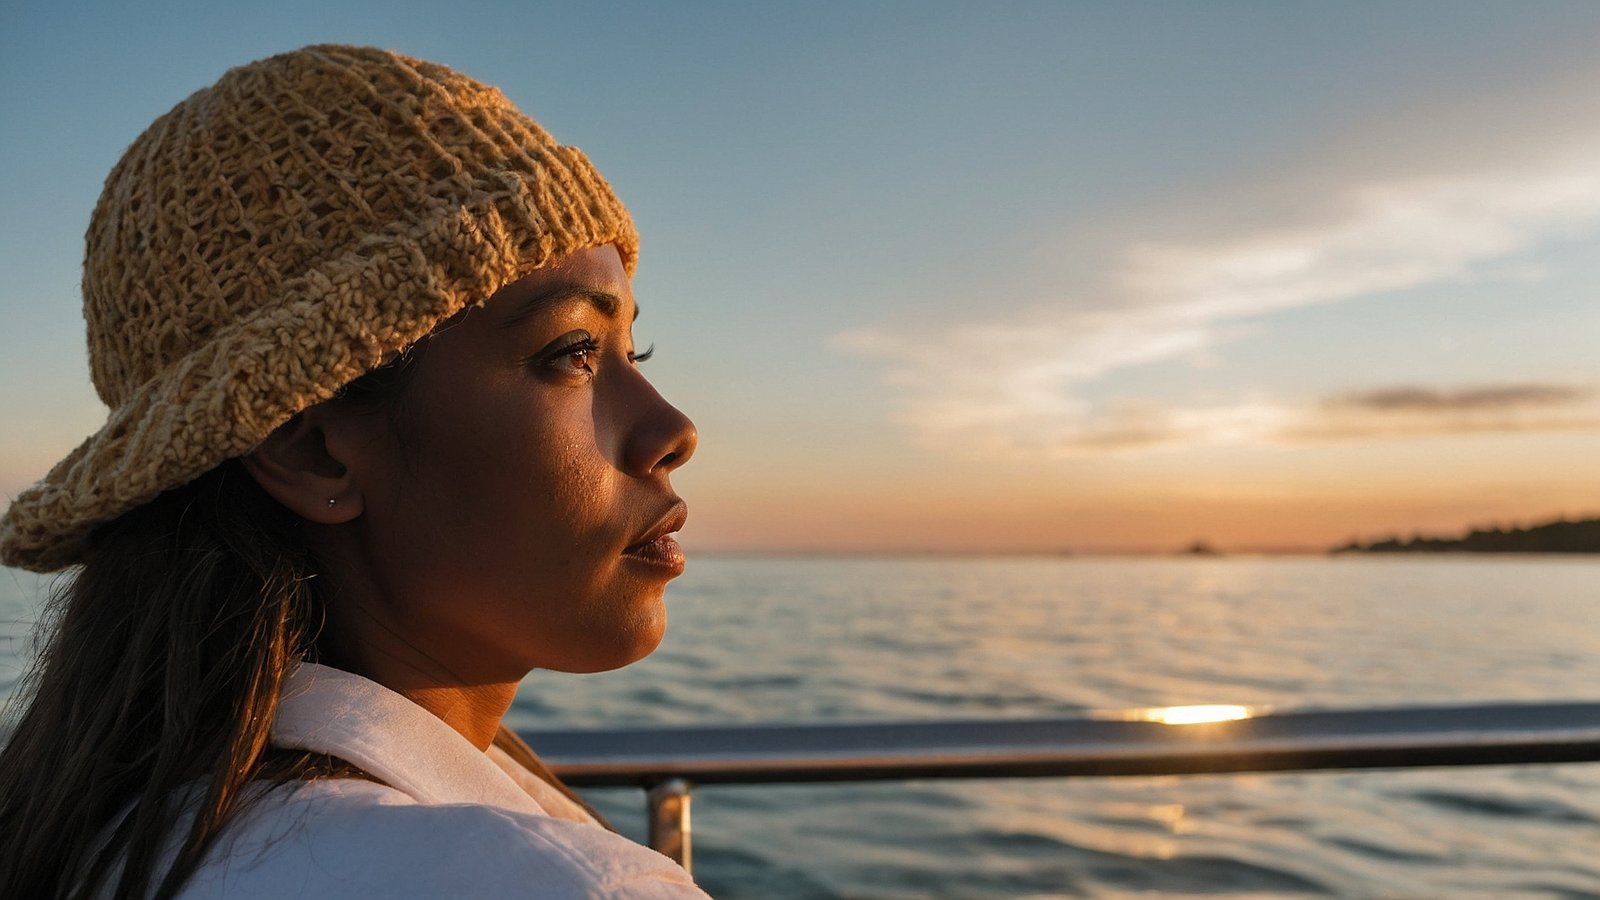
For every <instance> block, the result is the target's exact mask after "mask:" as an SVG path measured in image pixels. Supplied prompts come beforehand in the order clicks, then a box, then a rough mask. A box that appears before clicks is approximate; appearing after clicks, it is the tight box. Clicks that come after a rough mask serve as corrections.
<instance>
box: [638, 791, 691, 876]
mask: <svg viewBox="0 0 1600 900" xmlns="http://www.w3.org/2000/svg"><path fill="white" fill-rule="evenodd" d="M691 791H692V788H691V787H690V785H689V782H687V781H685V780H683V779H682V778H672V779H668V780H667V781H663V782H661V783H660V784H658V785H656V786H655V787H652V788H651V789H650V790H649V792H648V793H646V794H645V802H646V803H647V804H648V806H649V813H650V846H651V847H652V848H653V849H655V850H657V851H659V852H661V853H664V854H666V855H667V856H668V857H670V858H671V859H672V860H673V861H675V862H677V863H678V864H679V865H681V866H683V869H684V871H686V872H688V873H689V874H691V875H693V874H694V868H693V854H692V852H691V850H690V844H691V838H692V837H693V834H692V830H691V828H690V824H689V801H690V800H692V799H693V797H692V795H691Z"/></svg>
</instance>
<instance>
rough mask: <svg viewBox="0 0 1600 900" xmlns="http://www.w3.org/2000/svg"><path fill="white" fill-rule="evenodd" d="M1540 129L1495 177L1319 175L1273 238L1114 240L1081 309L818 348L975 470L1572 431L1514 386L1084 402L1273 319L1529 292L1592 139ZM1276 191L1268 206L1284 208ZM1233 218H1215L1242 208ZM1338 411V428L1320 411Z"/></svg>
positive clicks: (1594, 171) (1593, 182)
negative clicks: (863, 360)
mask: <svg viewBox="0 0 1600 900" xmlns="http://www.w3.org/2000/svg"><path fill="white" fill-rule="evenodd" d="M1570 121H1571V120H1564V122H1570ZM1583 121H1585V122H1587V123H1592V122H1593V121H1594V120H1593V118H1592V117H1588V118H1587V119H1585V120H1583ZM1473 127H1475V128H1483V129H1490V128H1493V123H1486V122H1475V123H1474V124H1473ZM1552 128H1554V130H1552V129H1551V128H1547V129H1545V130H1543V131H1528V132H1527V133H1525V135H1524V137H1525V140H1524V141H1523V142H1522V143H1520V144H1517V145H1515V146H1507V145H1505V142H1504V141H1501V142H1499V143H1497V144H1496V145H1495V149H1496V157H1495V158H1493V159H1481V160H1477V161H1476V164H1470V163H1471V162H1472V161H1471V160H1467V161H1463V159H1462V158H1461V157H1463V156H1466V155H1467V154H1465V153H1464V152H1463V153H1458V154H1455V155H1454V156H1451V155H1450V154H1449V153H1448V147H1447V146H1446V143H1447V142H1445V143H1441V144H1440V150H1439V164H1438V165H1437V166H1436V167H1435V171H1434V172H1433V173H1429V172H1428V171H1426V170H1425V167H1422V166H1419V165H1418V161H1417V159H1416V158H1415V154H1414V153H1412V154H1411V155H1410V156H1408V158H1407V159H1406V161H1405V166H1404V169H1405V170H1404V171H1396V172H1391V173H1389V174H1384V173H1383V172H1382V171H1381V167H1380V166H1379V165H1377V164H1376V163H1374V164H1373V165H1370V166H1368V167H1367V169H1366V170H1364V171H1362V172H1360V173H1359V174H1350V173H1349V172H1341V173H1339V177H1340V179H1342V180H1336V183H1328V178H1327V173H1322V174H1321V175H1319V176H1317V177H1316V178H1310V177H1308V178H1307V183H1308V184H1309V183H1310V182H1317V184H1316V190H1315V191H1314V192H1313V191H1309V190H1308V192H1307V195H1306V196H1307V199H1306V200H1305V202H1303V203H1301V204H1299V205H1298V206H1296V207H1294V208H1292V209H1287V208H1285V209H1282V210H1280V212H1281V215H1280V216H1278V218H1277V221H1276V222H1274V221H1265V222H1263V221H1260V220H1259V216H1258V217H1256V221H1253V222H1250V223H1248V224H1243V225H1236V226H1235V227H1231V228H1211V229H1204V230H1200V229H1197V230H1196V231H1195V232H1194V233H1191V234H1189V235H1187V236H1180V237H1176V238H1171V237H1169V238H1165V239H1160V240H1139V241H1130V242H1128V243H1126V244H1124V245H1123V246H1122V247H1121V248H1120V250H1117V251H1115V252H1114V253H1113V254H1112V255H1111V257H1110V259H1109V262H1108V264H1107V268H1106V269H1105V271H1104V272H1102V273H1100V275H1101V277H1100V278H1099V279H1098V282H1099V283H1101V284H1103V285H1106V287H1105V289H1104V290H1103V291H1102V292H1101V294H1099V295H1097V296H1094V297H1083V296H1079V297H1063V298H1059V299H1058V300H1057V301H1055V302H1052V303H1044V304H1039V305H1038V306H1035V307H1033V308H1031V309H1028V310H1025V311H1022V312H1017V313H1011V314H1000V315H988V316H986V317H985V318H983V319H981V320H978V321H971V322H966V323H956V324H954V325H948V326H945V327H939V328H928V327H908V328H889V327H875V328H864V329H858V330H855V331H852V332H848V333H845V334H841V335H838V336H837V337H836V338H835V339H834V341H833V346H834V347H835V348H836V349H839V350H842V351H845V352H849V353H852V354H856V355H860V356H863V357H867V358H870V359H873V360H876V361H878V362H880V363H881V364H882V365H883V367H884V372H885V380H886V381H887V383H888V384H889V385H890V386H891V387H892V389H893V390H894V391H895V393H896V395H897V398H898V419H899V421H900V422H902V423H903V424H904V425H905V426H907V427H908V428H909V429H911V431H912V432H913V433H914V434H915V435H917V436H918V437H920V438H921V439H922V440H923V441H924V442H925V443H927V444H929V445H933V446H948V447H959V448H961V449H962V450H964V451H965V452H968V453H974V454H978V455H993V454H1004V455H1018V454H1021V455H1041V454H1042V455H1047V456H1048V455H1059V454H1061V453H1084V452H1105V451H1109V450H1120V449H1129V448H1137V447H1154V446H1162V445H1171V444H1174V443H1182V442H1186V441H1189V440H1201V439H1204V440H1207V441H1209V440H1211V439H1212V438H1213V437H1216V436H1230V437H1228V438H1227V440H1229V441H1241V440H1245V439H1247V438H1248V437H1249V436H1254V437H1255V438H1257V439H1263V440H1266V439H1278V438H1282V437H1283V436H1286V435H1297V436H1298V437H1297V438H1296V439H1298V440H1313V439H1317V440H1320V439H1333V435H1335V434H1338V435H1343V437H1342V438H1340V439H1354V438H1356V437H1360V436H1363V435H1375V436H1381V435H1387V434H1394V433H1399V432H1406V433H1442V431H1449V430H1452V429H1453V430H1456V431H1473V430H1484V431H1494V430H1518V429H1522V430H1526V429H1532V428H1545V427H1549V428H1558V427H1559V428H1566V427H1590V426H1589V425H1586V424H1582V423H1584V422H1587V421H1589V420H1588V419H1587V418H1585V417H1584V416H1578V417H1577V418H1572V417H1570V416H1566V417H1564V416H1561V415H1555V414H1553V413H1551V414H1549V415H1545V414H1536V413H1535V412H1532V411H1530V409H1529V407H1536V406H1539V405H1540V404H1541V403H1543V404H1545V405H1546V406H1550V407H1554V406H1559V405H1561V404H1562V403H1564V402H1566V401H1569V400H1574V399H1576V398H1573V397H1567V396H1564V395H1563V396H1556V395H1549V396H1535V395H1533V394H1528V393H1526V391H1527V390H1528V389H1529V388H1528V387H1527V386H1517V385H1507V386H1502V387H1499V388H1494V387H1491V388H1485V389H1481V390H1486V391H1490V393H1482V392H1481V391H1480V392H1478V393H1472V392H1468V393H1463V394H1432V395H1430V394H1427V391H1426V390H1425V389H1420V388H1419V389H1415V390H1416V391H1418V393H1412V394H1406V393H1403V390H1404V389H1400V388H1397V389H1394V390H1395V391H1401V392H1400V393H1393V394H1391V395H1382V394H1373V393H1368V394H1366V395H1364V396H1362V395H1350V396H1346V397H1343V398H1342V399H1338V402H1335V403H1334V406H1333V407H1330V408H1328V409H1322V410H1320V411H1318V412H1317V414H1316V415H1315V416H1312V415H1310V414H1309V413H1308V412H1307V411H1306V410H1305V409H1302V408H1300V407H1296V406H1292V405H1291V406H1288V407H1285V406H1283V405H1280V404H1276V403H1273V402H1269V401H1265V400H1261V399H1259V398H1256V399H1248V400H1247V401H1242V402H1240V403H1238V404H1234V405H1231V406H1226V407H1216V408H1195V409H1187V410H1173V409H1159V408H1157V407H1155V406H1153V405H1150V404H1140V403H1136V402H1133V401H1121V402H1120V403H1117V404H1101V405H1096V404H1094V403H1092V402H1090V401H1089V400H1088V399H1087V398H1086V396H1085V395H1087V394H1089V393H1090V392H1089V391H1087V390H1085V388H1087V387H1088V386H1090V385H1092V384H1095V383H1096V382H1099V381H1101V380H1102V379H1104V378H1105V377H1106V376H1108V375H1110V374H1112V373H1115V372H1119V371H1122V370H1127V369H1132V368H1135V367H1140V366H1148V365H1151V364H1155V363H1161V362H1167V361H1173V360H1190V361H1197V360H1202V359H1207V358H1213V359H1214V358H1215V357H1216V355H1217V354H1218V353H1219V351H1220V350H1221V349H1222V348H1224V347H1225V346H1226V345H1227V344H1228V343H1229V342H1231V341H1233V340H1236V339H1238V338H1239V337H1240V336H1242V335H1246V334H1253V333H1256V332H1258V331H1259V330H1261V329H1262V328H1264V327H1266V326H1267V325H1268V324H1269V322H1268V321H1267V320H1268V319H1269V317H1270V316H1272V315H1273V314H1275V313H1280V312H1282V311H1285V310H1291V309H1299V308H1305V307H1310V306H1315V305H1324V304H1332V303H1339V302H1346V301H1350V300H1353V299H1356V298H1364V297H1371V296H1374V295H1382V294H1386V293H1392V292H1397V291H1402V290H1406V289H1411V288H1417V287H1422V286H1426V285H1433V284H1439V283H1445V282H1452V281H1453V282H1463V283H1464V282H1470V281H1474V280H1481V279H1485V278H1504V277H1506V273H1512V274H1513V275H1514V276H1515V277H1517V278H1527V277H1538V270H1537V268H1536V267H1535V266H1534V265H1533V264H1532V263H1531V261H1530V260H1528V259H1527V257H1528V256H1529V255H1530V253H1531V251H1534V250H1536V249H1538V248H1540V247H1542V246H1545V245H1547V244H1548V243H1550V242H1553V241H1561V240H1570V239H1574V238H1578V237H1584V236H1587V235H1588V234H1590V233H1591V231H1592V229H1594V228H1595V227H1596V225H1597V224H1600V128H1595V127H1593V126H1592V125H1585V126H1582V127H1580V126H1575V125H1568V124H1561V125H1560V126H1559V127H1555V126H1552ZM1563 128H1564V129H1566V130H1565V131H1563V130H1561V129H1563ZM1434 139H1435V140H1437V139H1438V138H1437V137H1435V138H1434ZM1319 179H1320V180H1319ZM1292 180H1293V179H1292V178H1289V179H1286V182H1285V183H1280V184H1276V185H1272V186H1270V190H1269V191H1268V192H1269V193H1274V194H1278V195H1281V194H1285V193H1292V191H1290V190H1288V187H1289V185H1288V184H1287V182H1288V181H1292ZM1251 199H1252V198H1250V197H1248V196H1244V197H1232V198H1222V199H1221V200H1219V203H1224V204H1225V203H1229V202H1232V203H1236V204H1239V205H1241V206H1248V205H1249V203H1250V202H1251ZM1496 390H1499V391H1506V392H1509V393H1505V394H1504V395H1499V394H1494V393H1492V392H1493V391H1496ZM1518 391H1523V392H1524V393H1520V394H1519V393H1517V392H1518ZM1341 403H1342V404H1343V407H1340V408H1342V409H1343V411H1342V412H1340V411H1339V408H1334V407H1339V404H1341ZM1385 404H1388V405H1387V406H1385ZM1407 404H1410V406H1409V407H1408V406H1407ZM1425 407H1426V408H1425ZM1401 412H1404V413H1405V414H1406V415H1408V416H1410V417H1411V418H1409V419H1407V420H1405V421H1402V420H1401V419H1399V418H1394V417H1393V416H1391V417H1390V418H1388V419H1386V420H1383V421H1385V422H1387V424H1386V425H1384V426H1383V427H1379V425H1380V418H1381V417H1382V416H1383V415H1386V414H1398V413H1401ZM1319 429H1320V430H1319ZM1441 430H1442V431H1441ZM1316 435H1321V437H1315V436H1316Z"/></svg>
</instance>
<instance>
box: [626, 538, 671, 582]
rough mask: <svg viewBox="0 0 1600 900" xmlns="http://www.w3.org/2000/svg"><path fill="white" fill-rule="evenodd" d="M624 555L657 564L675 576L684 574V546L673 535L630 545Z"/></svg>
mask: <svg viewBox="0 0 1600 900" xmlns="http://www.w3.org/2000/svg"><path fill="white" fill-rule="evenodd" d="M622 555H623V556H626V557H628V558H629V559H634V560H638V561H639V562H642V563H647V564H649V565H651V566H655V567H656V568H658V569H661V570H662V571H664V572H669V573H671V574H672V575H673V576H678V575H682V574H683V548H682V547H680V546H679V545H678V541H677V539H676V538H674V537H672V536H671V535H667V536H666V537H659V538H656V539H655V540H653V541H648V542H646V543H643V544H638V545H635V546H633V547H629V548H628V549H627V550H625V551H623V554H622Z"/></svg>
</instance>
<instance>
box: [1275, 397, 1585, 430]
mask: <svg viewBox="0 0 1600 900" xmlns="http://www.w3.org/2000/svg"><path fill="white" fill-rule="evenodd" d="M1592 430H1600V390H1596V388H1595V386H1593V385H1588V384H1566V383H1522V384H1491V385H1476V386H1472V387H1465V388H1456V389H1453V390H1441V389H1437V388H1427V387H1419V386H1416V385H1398V386H1393V387H1384V388H1378V389H1374V390H1363V391H1355V392H1350V393H1345V394H1338V395H1335V396H1332V397H1326V398H1323V399H1322V400H1321V401H1320V402H1318V403H1315V404H1313V405H1311V406H1310V407H1308V408H1306V409H1304V410H1301V411H1300V413H1299V414H1298V415H1297V416H1296V418H1295V421H1293V423H1292V424H1290V425H1289V426H1288V427H1286V428H1284V429H1283V430H1281V431H1280V432H1279V433H1278V434H1277V435H1275V436H1274V437H1275V438H1276V439H1277V440H1279V441H1282V442H1285V443H1294V444H1303V443H1327V442H1332V441H1353V440H1385V439H1399V438H1413V437H1431V436H1435V435H1450V434H1491V433H1495V434H1514V433H1526V432H1535V431H1592Z"/></svg>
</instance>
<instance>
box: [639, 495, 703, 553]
mask: <svg viewBox="0 0 1600 900" xmlns="http://www.w3.org/2000/svg"><path fill="white" fill-rule="evenodd" d="M688 518H689V506H688V504H686V503H684V502H683V501H682V500H679V499H677V498H676V497H674V498H673V500H672V505H671V506H669V507H667V511H666V512H664V513H662V514H661V515H660V516H659V517H657V519H656V522H655V524H654V525H652V526H650V530H649V531H646V532H645V533H644V537H642V538H639V539H638V540H637V541H634V542H633V543H631V544H629V545H628V546H627V547H625V548H623V552H624V553H626V552H628V551H630V550H637V549H639V548H640V547H643V546H644V545H645V544H648V543H650V542H652V541H659V540H661V539H662V538H664V537H666V536H667V535H669V534H671V533H673V532H674V531H677V530H678V529H680V528H682V527H683V523H684V522H685V521H686V520H687V519H688Z"/></svg>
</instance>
